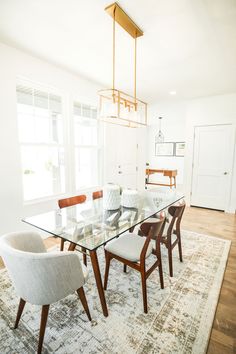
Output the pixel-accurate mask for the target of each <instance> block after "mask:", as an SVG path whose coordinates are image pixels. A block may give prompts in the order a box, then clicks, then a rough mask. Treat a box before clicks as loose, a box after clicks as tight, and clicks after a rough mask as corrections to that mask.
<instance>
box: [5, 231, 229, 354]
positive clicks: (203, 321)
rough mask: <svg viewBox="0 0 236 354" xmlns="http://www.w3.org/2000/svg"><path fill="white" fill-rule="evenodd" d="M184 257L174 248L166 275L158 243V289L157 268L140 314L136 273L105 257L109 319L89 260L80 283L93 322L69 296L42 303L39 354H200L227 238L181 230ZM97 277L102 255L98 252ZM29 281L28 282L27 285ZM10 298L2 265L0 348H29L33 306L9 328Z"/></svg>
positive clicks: (35, 315) (36, 313)
mask: <svg viewBox="0 0 236 354" xmlns="http://www.w3.org/2000/svg"><path fill="white" fill-rule="evenodd" d="M182 239H183V241H182V242H183V257H184V262H183V263H180V262H179V260H178V254H177V249H176V251H174V264H173V265H174V277H173V278H170V277H169V275H168V274H169V273H168V262H167V253H166V250H165V248H164V247H163V249H162V250H163V252H162V254H163V267H164V281H165V289H164V290H161V289H160V283H159V275H158V270H155V271H154V272H153V273H152V274H151V276H150V277H149V278H148V281H147V290H148V307H149V312H148V314H144V313H143V304H142V293H141V283H140V275H139V273H138V272H136V271H134V270H131V269H128V272H127V274H125V273H123V271H122V269H123V267H122V265H121V263H118V262H117V261H115V260H113V261H112V262H111V267H110V276H109V283H108V290H107V291H106V298H107V303H108V309H109V317H107V318H105V317H104V316H103V315H102V312H101V306H100V302H99V300H98V295H97V291H96V286H95V284H94V277H93V273H92V269H91V265H90V264H88V267H89V269H90V277H89V281H88V283H87V284H86V285H85V287H84V288H85V292H86V295H87V299H88V303H89V307H90V311H91V315H92V318H93V322H92V323H90V322H89V321H88V320H87V317H86V315H85V314H84V311H83V310H82V305H81V303H80V301H79V300H78V299H77V297H76V295H70V296H68V297H67V298H65V299H64V300H62V301H59V302H58V303H55V304H54V305H52V306H51V307H50V312H49V318H48V323H47V328H46V334H45V339H44V350H43V353H44V354H46V353H58V354H62V353H66V354H70V353H90V354H95V353H107V354H108V353H109V354H110V353H111V354H112V353H116V354H119V353H129V354H132V353H139V354H140V353H148V354H149V353H163V354H164V353H166V354H167V353H168V354H170V353H171V354H172V353H181V354H183V353H198V354H200V353H205V351H206V349H207V344H208V339H209V335H210V331H211V326H212V322H213V319H214V313H215V309H216V305H217V300H218V296H219V292H220V287H221V283H222V279H223V275H224V270H225V266H226V262H227V257H228V252H229V248H230V242H229V241H225V240H221V239H218V238H214V237H210V236H206V235H200V234H197V233H193V232H189V231H183V233H182ZM99 261H100V264H101V268H102V274H104V255H103V252H101V253H100V255H99ZM29 286H30V285H29ZM17 306H18V298H17V296H16V295H15V291H14V289H13V288H12V286H11V283H10V280H9V278H8V275H7V272H6V270H2V271H1V272H0V333H1V334H0V348H1V349H0V352H1V354H7V353H9V354H12V353H20V354H23V353H24V354H25V353H35V351H36V348H37V343H38V330H39V321H40V308H39V306H33V305H30V304H26V307H25V311H24V313H23V315H22V319H21V321H20V324H19V327H18V329H17V330H12V326H13V323H14V321H15V316H16V311H17Z"/></svg>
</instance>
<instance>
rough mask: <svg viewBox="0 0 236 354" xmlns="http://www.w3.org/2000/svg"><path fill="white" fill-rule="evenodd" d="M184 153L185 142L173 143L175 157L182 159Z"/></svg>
mask: <svg viewBox="0 0 236 354" xmlns="http://www.w3.org/2000/svg"><path fill="white" fill-rule="evenodd" d="M184 153H185V142H184V141H180V142H176V143H175V156H177V157H183V156H184Z"/></svg>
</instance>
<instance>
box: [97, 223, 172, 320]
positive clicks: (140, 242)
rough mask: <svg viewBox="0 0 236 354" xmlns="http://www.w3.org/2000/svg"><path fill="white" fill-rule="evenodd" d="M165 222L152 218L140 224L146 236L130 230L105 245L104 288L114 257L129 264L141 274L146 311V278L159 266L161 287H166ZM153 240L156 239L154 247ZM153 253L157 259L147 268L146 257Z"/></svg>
mask: <svg viewBox="0 0 236 354" xmlns="http://www.w3.org/2000/svg"><path fill="white" fill-rule="evenodd" d="M164 222H165V218H163V219H157V218H150V219H148V220H147V221H145V222H144V223H143V224H142V225H141V226H140V230H141V231H142V233H143V235H144V236H146V237H142V236H139V235H137V234H135V233H131V232H129V233H125V234H124V235H121V236H120V237H119V238H117V239H115V240H112V241H110V242H108V243H107V245H106V246H105V259H106V268H105V276H104V289H105V290H106V289H107V282H108V275H109V268H110V261H111V260H112V259H113V258H114V259H116V260H118V261H120V262H122V263H123V264H124V265H128V266H129V267H131V268H133V269H135V270H137V271H139V272H140V274H141V282H142V292H143V308H144V312H145V313H147V288H146V280H147V278H148V277H149V275H150V274H151V273H152V272H153V271H154V269H155V268H157V267H158V268H159V277H160V284H161V288H162V289H164V280H163V272H162V262H161V249H160V241H161V230H162V226H163V224H164ZM151 240H154V241H155V247H154V249H153V244H152V242H151ZM151 254H154V255H155V257H156V260H155V262H154V263H153V264H152V265H151V266H150V268H149V269H146V258H147V257H149V256H150V255H151Z"/></svg>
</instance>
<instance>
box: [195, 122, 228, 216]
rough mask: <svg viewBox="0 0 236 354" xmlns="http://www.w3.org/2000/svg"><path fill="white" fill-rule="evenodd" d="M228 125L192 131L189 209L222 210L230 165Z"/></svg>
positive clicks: (223, 208) (205, 127) (198, 128)
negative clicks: (195, 207)
mask: <svg viewBox="0 0 236 354" xmlns="http://www.w3.org/2000/svg"><path fill="white" fill-rule="evenodd" d="M232 133H233V129H232V126H231V125H213V126H202V127H196V128H195V139H194V157H193V179H192V195H191V205H193V206H199V207H205V208H211V209H218V210H225V209H226V208H227V202H228V200H229V193H230V183H231V170H232V163H233V148H234V144H233V134H232Z"/></svg>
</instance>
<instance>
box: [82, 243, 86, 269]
mask: <svg viewBox="0 0 236 354" xmlns="http://www.w3.org/2000/svg"><path fill="white" fill-rule="evenodd" d="M81 250H82V252H83V263H84V265H85V266H87V254H86V249H85V248H84V247H81Z"/></svg>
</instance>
